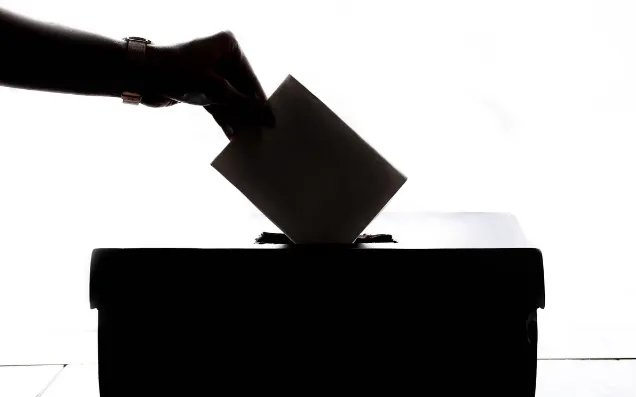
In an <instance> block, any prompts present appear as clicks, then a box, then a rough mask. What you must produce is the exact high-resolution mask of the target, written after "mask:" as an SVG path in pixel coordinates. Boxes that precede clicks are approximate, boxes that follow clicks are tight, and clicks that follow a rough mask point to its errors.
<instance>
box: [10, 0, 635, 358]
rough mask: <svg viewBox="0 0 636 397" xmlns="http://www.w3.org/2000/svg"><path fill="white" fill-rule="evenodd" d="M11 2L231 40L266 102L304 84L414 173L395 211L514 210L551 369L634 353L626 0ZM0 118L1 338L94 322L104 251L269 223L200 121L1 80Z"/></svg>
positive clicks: (193, 240)
mask: <svg viewBox="0 0 636 397" xmlns="http://www.w3.org/2000/svg"><path fill="white" fill-rule="evenodd" d="M0 6H1V7H6V8H8V9H11V10H13V11H17V12H21V13H25V14H28V15H30V16H32V17H35V18H40V19H44V20H48V21H52V22H57V23H60V24H65V25H69V26H73V27H77V28H80V29H85V30H90V31H93V32H96V33H101V34H104V35H107V36H111V37H115V38H122V37H124V36H131V35H138V36H144V37H147V38H149V39H151V40H153V41H155V42H157V43H160V44H161V43H165V44H170V43H174V42H178V41H181V40H188V39H191V38H194V37H198V36H205V35H211V34H214V33H216V32H218V31H220V30H224V29H231V30H232V31H233V32H234V33H235V35H236V36H237V38H238V39H239V42H240V43H241V45H242V47H243V49H244V51H245V52H246V54H247V56H248V58H249V59H250V61H251V63H252V65H253V67H254V69H255V70H256V72H257V74H258V75H259V77H260V78H261V80H262V83H263V85H264V87H265V90H266V92H267V93H268V94H271V93H272V92H273V90H274V89H275V88H276V87H277V86H278V84H279V83H280V82H281V81H282V80H283V78H284V77H285V76H286V75H287V74H290V73H291V74H293V75H294V76H295V77H296V78H298V79H299V80H300V81H301V82H302V83H303V84H305V85H306V86H307V87H308V88H309V89H310V90H312V91H313V92H314V93H315V94H316V95H317V96H318V97H319V98H321V99H322V100H323V101H324V102H325V103H326V104H327V105H328V106H330V107H331V108H332V109H333V110H334V111H335V112H336V113H337V114H338V115H340V116H341V117H342V118H343V119H344V120H345V121H346V122H347V123H348V124H350V125H351V126H352V127H353V128H354V129H355V130H356V131H358V132H359V133H360V135H362V136H363V137H364V138H365V139H366V140H367V141H369V142H370V143H371V144H372V145H373V146H374V147H376V148H377V149H378V150H379V151H380V152H381V153H382V154H383V155H384V156H386V158H387V159H388V160H389V161H391V162H392V163H394V165H396V166H397V167H398V168H399V169H400V170H402V171H403V172H404V173H405V174H406V175H407V176H408V177H409V181H408V182H407V184H406V185H405V186H404V188H403V189H402V190H401V191H400V192H399V193H398V195H397V196H396V197H395V198H394V200H393V201H392V202H391V203H390V205H389V206H388V207H387V208H386V210H387V211H411V210H427V211H430V210H441V211H510V212H513V213H514V214H515V215H516V216H517V218H518V219H519V221H520V223H521V225H522V227H524V229H525V231H526V233H527V234H528V235H529V237H530V238H531V239H532V240H533V241H534V242H535V243H536V244H537V246H538V247H539V248H541V249H542V250H543V253H544V256H545V275H546V289H547V307H546V310H545V311H542V312H541V313H540V315H539V321H540V344H539V355H540V356H542V357H573V356H574V357H581V356H582V357H590V356H636V338H634V336H635V335H636V333H635V332H636V317H634V316H632V315H631V313H632V311H633V310H632V306H633V305H634V303H635V302H636V292H634V288H633V287H632V285H633V284H634V275H635V274H636V273H635V272H634V270H633V267H634V265H636V263H635V259H636V254H635V253H634V251H633V250H632V249H631V247H630V246H631V242H632V236H633V235H634V233H633V231H632V230H633V225H634V220H635V218H636V211H635V210H634V206H633V204H632V203H633V202H634V198H635V194H634V192H633V189H632V183H633V179H634V178H633V173H634V170H636V158H635V156H634V155H633V152H634V150H635V146H634V145H633V144H632V135H633V134H634V132H635V129H636V94H635V93H636V46H634V38H635V37H636V25H635V24H634V23H633V20H634V17H636V13H635V9H634V8H633V7H632V6H631V2H629V1H623V2H619V1H607V0H605V1H581V0H578V1H564V0H550V1H533V2H521V1H510V0H507V1H505V0H502V1H479V2H477V1H470V0H466V1H444V2H438V1H412V0H393V1H370V0H366V1H362V0H359V1H352V0H349V1H347V0H332V1H326V0H321V1H256V0H255V1H247V0H244V1H239V0H234V1H224V2H221V1H194V0H192V1H190V0H180V1H178V2H156V1H154V2H153V1H135V2H132V1H124V0H118V1H115V0H109V1H103V2H97V1H76V0H57V1H54V2H53V1H45V0H39V1H35V0H31V1H29V0H0ZM42 67H46V65H42ZM0 115H1V116H0V186H1V187H0V189H1V190H0V322H1V323H0V340H4V343H5V344H6V343H7V341H13V340H14V339H13V338H16V337H17V336H19V335H22V339H21V340H23V341H26V342H24V343H25V345H31V346H33V345H32V344H31V342H29V341H31V339H28V338H30V337H32V335H35V334H37V332H42V333H46V334H48V335H51V333H55V332H58V333H64V332H70V333H72V332H82V331H84V330H94V329H95V327H96V322H95V313H92V312H91V311H90V310H89V309H88V295H87V292H88V289H87V279H88V264H89V258H90V254H91V250H92V249H93V248H95V247H114V246H126V247H128V246H131V247H132V246H135V247H152V246H183V247H211V246H214V238H213V237H214V234H215V233H219V231H222V230H223V229H224V228H229V227H235V226H234V224H238V223H240V219H241V217H243V216H245V214H246V213H248V212H250V211H253V210H254V209H253V207H252V206H251V204H250V203H249V202H247V200H246V199H244V198H243V196H242V195H241V194H240V193H239V192H238V191H236V189H234V188H232V187H231V185H229V184H228V183H227V182H226V181H225V180H223V179H222V178H221V177H220V176H219V175H218V174H217V173H216V172H215V171H214V170H213V169H212V167H210V165H209V164H210V162H211V161H212V159H213V158H214V157H215V156H216V154H217V153H218V152H220V151H221V149H222V148H223V146H224V145H225V144H226V142H227V141H226V139H225V137H224V135H223V134H222V132H221V130H220V129H219V128H218V127H217V126H216V124H215V123H214V120H213V119H212V118H211V117H210V116H209V115H208V114H207V113H206V112H205V111H203V110H202V109H199V108H196V107H189V106H183V105H179V106H176V107H173V108H170V109H148V108H143V107H132V106H124V105H122V104H121V103H120V101H119V100H117V99H110V98H84V97H75V96H68V95H56V94H49V93H38V92H28V91H18V90H11V89H6V88H1V87H0ZM26 330H28V333H26V334H25V332H26ZM2 335H13V336H11V337H8V336H7V337H5V338H4V339H2ZM25 335H26V336H25ZM29 335H31V336H29ZM18 339H19V338H18ZM71 339H72V338H71ZM15 340H17V339H15ZM39 340H40V341H42V340H43V339H39ZM11 343H13V342H11ZM16 343H17V342H16ZM0 345H1V344H0ZM14 346H17V345H15V344H14ZM18 350H19V349H18ZM36 353H37V351H36V352H35V353H34V354H35V355H34V357H36V356H37V354H36ZM2 354H3V353H2V349H0V361H2ZM36 358H37V357H36ZM36 358H34V359H36Z"/></svg>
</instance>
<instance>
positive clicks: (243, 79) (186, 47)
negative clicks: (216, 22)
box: [142, 32, 274, 139]
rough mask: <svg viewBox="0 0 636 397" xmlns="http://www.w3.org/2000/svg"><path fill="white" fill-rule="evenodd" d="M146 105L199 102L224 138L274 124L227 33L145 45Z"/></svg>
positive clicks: (246, 64) (256, 83)
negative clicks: (221, 131) (176, 42)
mask: <svg viewBox="0 0 636 397" xmlns="http://www.w3.org/2000/svg"><path fill="white" fill-rule="evenodd" d="M148 60H149V64H150V73H149V75H150V77H149V83H148V85H147V86H148V90H146V92H145V93H142V94H143V95H142V103H143V104H145V105H147V106H152V107H161V106H170V105H173V104H175V103H178V102H183V103H188V104H192V105H200V106H203V107H204V108H205V110H206V111H208V112H209V113H210V114H211V115H212V116H213V117H214V119H215V120H216V122H217V123H218V124H219V126H221V128H222V129H223V131H224V132H225V134H226V135H227V136H228V138H230V139H231V138H232V136H233V135H234V134H235V133H237V132H238V131H241V130H245V129H249V128H254V127H258V126H262V125H268V126H273V124H274V116H273V114H272V112H271V109H269V107H268V105H267V98H266V96H265V92H264V91H263V88H262V87H261V84H260V82H259V81H258V79H257V78H256V75H255V74H254V71H253V70H252V67H251V66H250V64H249V62H248V61H247V58H246V57H245V55H244V54H243V52H242V51H241V49H240V47H239V44H238V42H237V41H236V39H235V37H234V36H233V35H232V33H230V32H221V33H218V34H216V35H214V36H210V37H207V38H202V39H196V40H192V41H189V42H187V43H182V44H178V45H175V46H168V47H155V46H149V47H148Z"/></svg>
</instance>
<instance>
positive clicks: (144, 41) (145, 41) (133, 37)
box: [126, 36, 151, 44]
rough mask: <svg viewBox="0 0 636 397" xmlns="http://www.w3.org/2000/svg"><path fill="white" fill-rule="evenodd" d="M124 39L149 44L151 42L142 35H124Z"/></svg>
mask: <svg viewBox="0 0 636 397" xmlns="http://www.w3.org/2000/svg"><path fill="white" fill-rule="evenodd" d="M126 40H129V41H140V42H142V43H146V44H150V43H151V41H150V40H148V39H144V38H143V37H137V36H131V37H126Z"/></svg>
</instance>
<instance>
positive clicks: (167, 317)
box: [90, 213, 545, 397]
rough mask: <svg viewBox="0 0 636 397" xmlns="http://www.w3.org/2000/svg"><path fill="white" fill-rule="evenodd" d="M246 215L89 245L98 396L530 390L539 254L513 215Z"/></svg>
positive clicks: (539, 298)
mask: <svg viewBox="0 0 636 397" xmlns="http://www.w3.org/2000/svg"><path fill="white" fill-rule="evenodd" d="M255 225H256V223H254V224H249V223H246V224H245V228H244V229H245V231H244V238H240V235H241V234H242V232H240V233H238V234H237V235H236V236H235V237H237V239H236V241H235V242H234V243H232V242H229V241H224V242H223V244H220V246H218V247H217V248H202V249H184V248H170V247H166V248H98V249H95V250H94V251H93V255H92V259H91V264H90V266H91V272H90V305H91V308H93V309H96V310H98V319H99V320H98V321H99V325H98V343H99V345H98V360H99V362H98V366H99V386H100V392H101V396H102V397H113V396H117V397H121V396H140V395H173V396H175V395H180V396H189V395H236V396H239V395H241V396H242V395H257V394H265V393H267V394H270V393H271V394H273V395H278V396H302V395H314V394H315V395H363V394H371V393H373V395H392V396H393V395H418V394H419V395H421V394H423V393H435V394H442V395H452V396H454V395H477V394H478V393H479V394H481V393H483V394H484V395H487V396H534V391H535V380H536V359H537V310H538V309H539V308H544V305H545V303H544V302H545V293H544V279H543V262H542V255H541V251H540V250H539V249H538V248H537V247H534V246H532V244H531V243H530V242H528V241H527V239H526V238H525V236H524V234H523V231H522V229H521V227H520V226H519V223H518V222H517V220H516V219H515V217H514V216H512V215H510V214H504V213H412V214H409V213H403V214H384V213H383V214H380V216H379V217H378V218H377V219H376V220H375V221H374V222H373V223H372V224H371V225H370V227H369V228H368V229H369V230H370V231H371V232H372V233H370V234H371V235H368V236H364V235H363V236H361V237H359V238H358V240H356V243H354V244H351V245H325V244H322V245H294V244H286V242H285V236H284V235H280V234H276V232H277V231H276V230H259V226H255ZM263 232H265V234H263Z"/></svg>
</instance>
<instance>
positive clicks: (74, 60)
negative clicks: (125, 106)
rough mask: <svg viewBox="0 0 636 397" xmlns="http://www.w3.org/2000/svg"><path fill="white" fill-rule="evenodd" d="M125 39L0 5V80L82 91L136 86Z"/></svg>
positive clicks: (114, 92) (109, 92)
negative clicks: (46, 20)
mask: <svg viewBox="0 0 636 397" xmlns="http://www.w3.org/2000/svg"><path fill="white" fill-rule="evenodd" d="M129 67H130V66H129V65H128V63H127V56H126V43H125V41H124V40H114V39H109V38H106V37H102V36H99V35H96V34H91V33H87V32H82V31H79V30H75V29H70V28H66V27H63V26H58V25H53V24H49V23H44V22H39V21H35V20H32V19H28V18H25V17H23V16H20V15H17V14H14V13H11V12H8V11H5V10H2V9H0V85H5V86H9V87H15V88H24V89H35V90H44V91H53V92H62V93H72V94H81V95H101V96H120V95H121V93H122V92H123V91H133V90H135V89H137V88H138V87H137V85H138V82H136V81H134V80H133V79H132V78H131V74H130V73H128V69H129Z"/></svg>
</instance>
